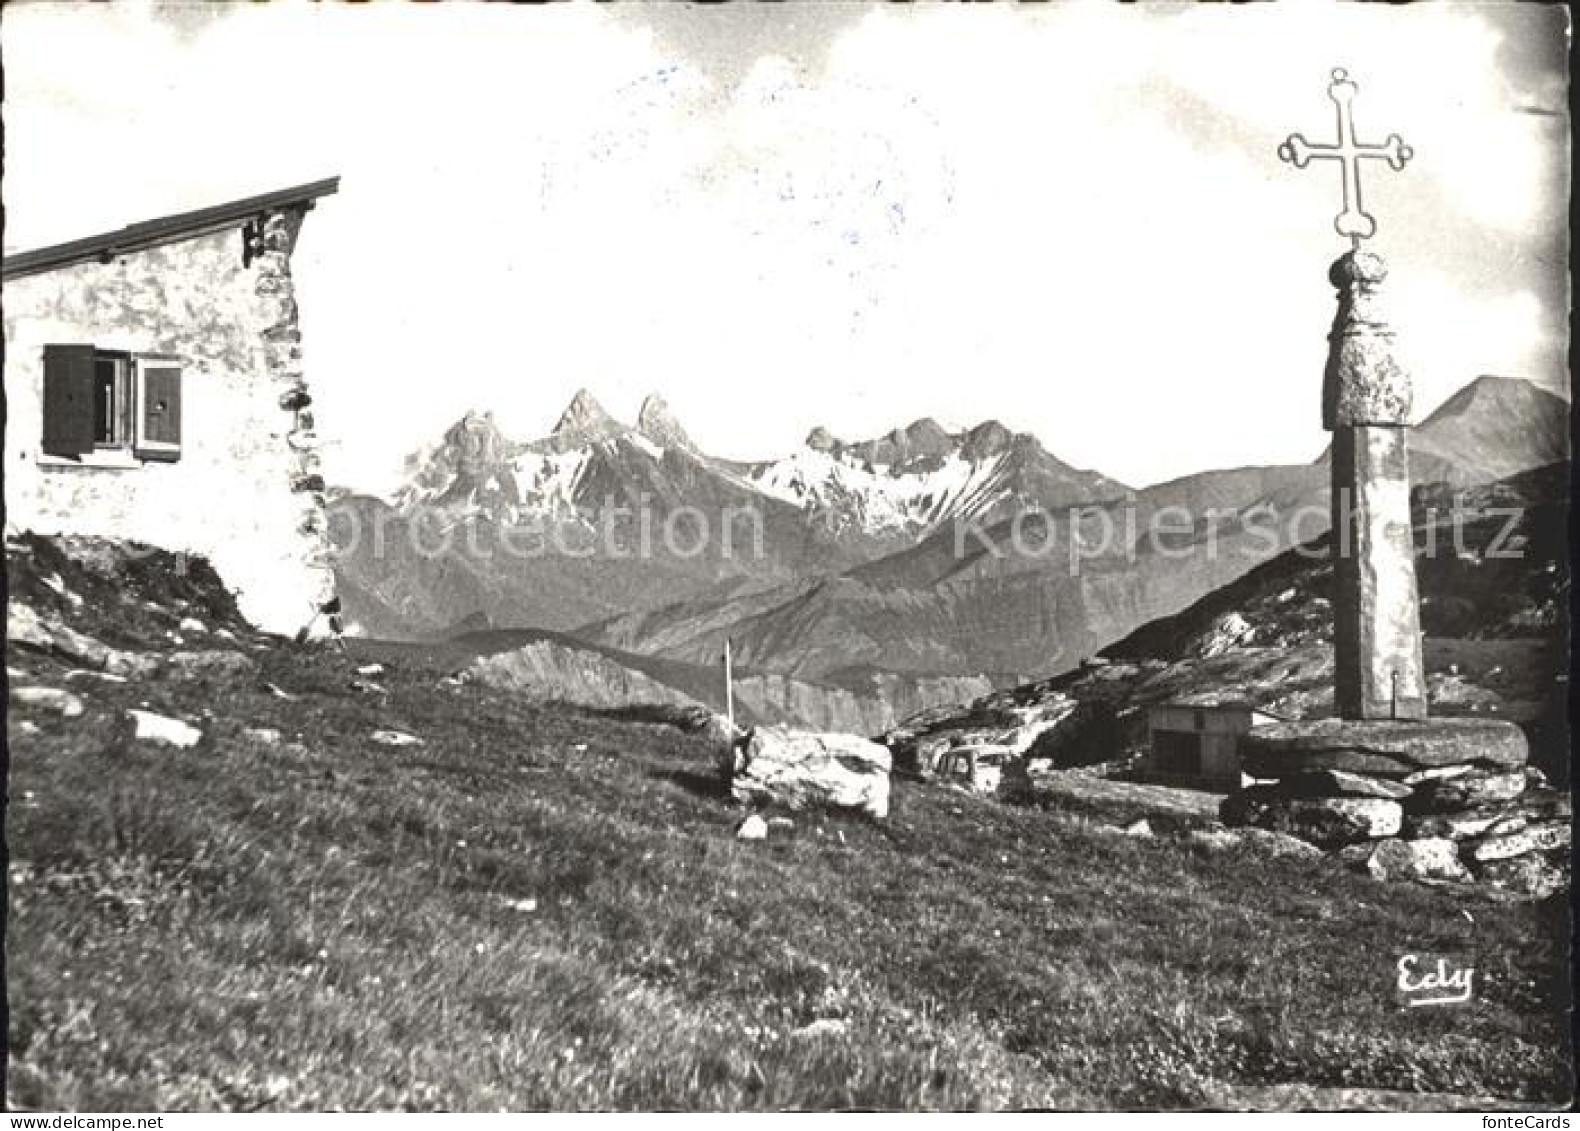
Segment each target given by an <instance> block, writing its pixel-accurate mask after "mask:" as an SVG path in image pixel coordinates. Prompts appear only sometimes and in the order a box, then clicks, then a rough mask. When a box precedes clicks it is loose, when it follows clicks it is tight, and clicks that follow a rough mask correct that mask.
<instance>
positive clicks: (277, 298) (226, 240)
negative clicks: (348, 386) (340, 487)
mask: <svg viewBox="0 0 1580 1131" xmlns="http://www.w3.org/2000/svg"><path fill="white" fill-rule="evenodd" d="M292 227H293V234H294V223H293V225H292ZM260 269H261V268H260V262H259V261H256V260H255V261H254V262H253V264H252V265H251V266H250V267H247V268H244V267H243V266H242V262H241V235H240V232H239V226H238V228H233V229H228V230H226V231H223V232H218V233H214V234H211V235H204V236H200V237H196V238H192V239H188V240H185V241H182V242H180V243H175V244H171V245H167V246H164V247H159V248H152V249H149V250H147V251H142V252H135V253H132V254H130V255H127V256H124V257H122V258H120V259H118V260H117V261H115V262H113V263H109V264H103V263H85V264H78V265H74V266H70V267H65V268H61V269H59V270H55V271H49V272H44V273H41V274H38V275H31V276H25V277H23V278H20V279H16V280H14V281H13V280H8V281H7V282H6V283H5V288H4V300H5V340H6V355H5V393H6V401H7V410H8V411H7V421H6V429H5V502H6V512H7V513H6V525H7V528H8V529H15V530H34V531H38V532H40V533H80V534H95V535H102V536H107V537H114V538H120V539H128V540H135V541H141V542H146V543H151V544H153V545H156V546H160V547H163V548H165V549H168V550H172V551H186V552H190V553H197V554H202V555H204V556H205V557H207V558H208V559H209V560H210V561H211V562H212V563H213V565H214V567H215V568H216V569H217V570H218V571H219V573H220V576H221V577H223V578H224V579H225V580H226V583H227V584H228V585H230V586H231V587H232V588H233V589H234V590H235V591H236V593H237V597H238V600H239V603H240V607H241V609H242V612H243V613H244V614H245V615H246V616H247V617H248V618H249V619H250V620H251V621H253V622H254V623H255V624H258V625H259V626H261V627H263V628H266V629H270V630H273V631H280V632H295V631H296V630H297V629H298V628H300V627H302V626H303V625H305V624H307V623H308V622H309V621H310V620H311V619H312V617H313V615H314V612H315V610H316V609H317V607H318V606H319V604H321V603H322V602H323V601H325V600H327V599H328V597H329V596H331V595H332V592H333V589H332V580H331V579H330V576H329V573H328V571H327V569H326V568H325V567H326V566H327V547H326V546H325V543H324V540H323V537H322V535H321V534H320V533H314V532H313V531H312V530H311V525H312V523H313V519H314V515H315V512H316V516H317V520H318V523H319V530H322V498H321V497H318V496H314V495H313V494H311V493H305V492H293V490H292V489H291V484H292V480H293V478H294V477H295V476H297V475H298V474H299V473H300V465H301V459H300V457H299V456H298V455H297V454H296V453H295V452H293V451H292V449H291V447H290V446H289V445H288V444H287V434H288V433H291V432H292V430H293V429H294V428H296V427H297V419H296V415H295V414H294V413H292V412H288V411H285V410H284V409H282V408H281V405H280V397H281V394H282V393H284V392H285V391H286V390H287V389H289V388H291V387H292V385H293V383H294V382H295V379H296V377H295V375H294V374H290V373H283V372H278V371H277V370H279V369H282V368H285V367H283V366H281V365H280V364H279V363H278V362H277V361H276V362H273V363H272V364H271V357H273V356H275V355H276V354H277V353H278V349H276V350H275V351H274V353H271V352H270V351H268V350H266V348H265V342H264V339H263V337H262V334H263V331H264V330H265V329H267V328H269V327H271V326H276V327H277V326H278V325H279V323H280V319H281V314H280V311H281V309H282V307H281V295H280V294H279V293H278V287H275V289H274V292H273V293H271V294H267V295H260V294H259V293H258V290H259V288H258V285H257V284H258V278H259V272H260ZM272 269H273V270H274V272H275V274H278V273H279V271H280V270H281V257H276V259H275V261H274V263H273V265H272ZM285 278H286V284H287V286H288V284H289V275H288V272H287V273H286V276H285ZM285 298H286V301H287V303H288V304H289V316H290V320H291V322H292V323H293V326H294V302H293V301H291V300H290V299H289V296H285ZM51 343H91V344H93V345H95V346H99V347H103V348H108V349H124V350H130V351H133V352H147V353H158V354H163V355H169V356H174V357H177V358H179V359H180V360H181V365H182V452H181V458H180V460H178V461H176V462H174V463H158V462H147V463H138V464H136V466H134V467H131V468H103V467H89V466H72V465H70V464H68V463H63V462H62V461H59V460H56V459H55V458H54V457H47V456H42V455H41V453H40V450H39V444H40V440H41V439H42V436H43V419H42V392H43V350H44V346H45V345H47V344H51ZM304 524H305V525H306V526H307V527H308V529H305V530H304Z"/></svg>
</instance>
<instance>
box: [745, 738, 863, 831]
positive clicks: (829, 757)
mask: <svg viewBox="0 0 1580 1131" xmlns="http://www.w3.org/2000/svg"><path fill="white" fill-rule="evenodd" d="M890 767H891V759H890V755H889V751H888V748H887V747H885V746H880V745H879V744H878V743H876V742H872V741H870V740H869V739H865V738H861V737H858V736H857V735H853V734H838V733H825V732H817V731H803V730H792V729H790V728H788V727H767V726H760V727H756V728H754V729H753V730H752V732H751V733H750V734H749V735H748V736H747V739H746V741H745V743H743V744H741V745H740V746H738V747H736V749H735V752H734V758H733V759H732V765H731V772H730V793H731V794H732V795H733V796H734V797H735V798H736V800H738V801H747V802H752V803H755V804H770V803H777V804H780V805H783V806H784V807H785V808H787V809H791V810H799V809H807V808H812V807H819V806H821V807H827V808H833V809H854V810H857V811H858V812H862V813H866V814H869V815H870V816H873V817H886V816H888V813H889V770H890Z"/></svg>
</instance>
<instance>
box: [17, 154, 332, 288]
mask: <svg viewBox="0 0 1580 1131" xmlns="http://www.w3.org/2000/svg"><path fill="white" fill-rule="evenodd" d="M339 189H340V178H339V177H326V178H325V179H323V180H321V181H311V182H309V183H307V184H303V185H295V186H293V187H291V188H285V189H279V190H277V191H275V192H266V193H262V194H260V195H258V196H249V197H244V198H242V199H241V200H233V201H229V202H228V203H225V204H217V205H214V206H212V207H210V208H200V209H197V210H196V211H193V212H178V213H175V214H174V215H171V216H162V217H160V218H158V219H155V220H144V221H142V222H140V223H136V224H128V225H127V226H126V227H124V228H120V229H118V230H116V231H113V232H104V233H101V234H99V235H95V236H86V237H84V238H82V239H78V240H72V241H70V242H68V243H61V244H53V245H51V246H49V247H41V248H37V249H35V250H32V251H21V252H17V253H16V254H15V255H7V256H6V257H5V258H4V261H3V263H0V278H4V279H8V280H9V279H15V278H21V277H22V276H24V275H34V274H38V273H39V272H41V271H50V270H53V269H55V268H57V267H66V266H70V265H72V264H76V263H86V262H91V261H93V260H105V259H113V258H115V257H116V256H119V255H124V254H126V253H127V252H131V251H141V250H143V249H145V248H150V247H157V246H159V245H161V244H167V243H173V242H175V241H177V240H184V239H191V238H192V237H193V236H200V235H205V234H207V233H209V232H214V231H219V230H222V229H224V228H227V227H229V226H231V225H232V224H235V223H236V222H238V221H242V220H250V219H252V218H253V217H255V216H257V215H259V214H261V213H265V212H272V211H278V210H280V209H286V208H300V209H302V210H304V211H305V210H306V209H308V208H311V207H312V206H313V203H314V202H315V201H317V200H318V199H319V198H320V197H325V196H329V195H331V194H332V193H335V192H338V191H339Z"/></svg>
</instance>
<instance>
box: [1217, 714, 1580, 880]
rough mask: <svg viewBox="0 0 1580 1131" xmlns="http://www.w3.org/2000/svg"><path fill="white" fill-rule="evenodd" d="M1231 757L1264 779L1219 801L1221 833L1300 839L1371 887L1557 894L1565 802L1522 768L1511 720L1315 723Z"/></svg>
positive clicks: (1276, 733) (1260, 740)
mask: <svg viewBox="0 0 1580 1131" xmlns="http://www.w3.org/2000/svg"><path fill="white" fill-rule="evenodd" d="M1241 750H1242V756H1243V758H1242V760H1243V764H1244V767H1245V770H1246V772H1247V773H1250V774H1253V775H1255V776H1257V777H1262V778H1272V779H1274V780H1272V781H1270V782H1261V783H1259V784H1256V785H1252V786H1249V787H1247V788H1245V789H1242V790H1239V791H1237V792H1236V793H1233V794H1231V795H1229V796H1228V797H1227V798H1225V799H1224V801H1223V804H1222V805H1221V806H1220V815H1221V817H1222V818H1223V821H1224V823H1225V824H1227V825H1232V826H1253V827H1257V828H1263V829H1272V830H1276V831H1278V832H1283V833H1290V834H1293V835H1295V836H1299V837H1301V838H1302V839H1304V840H1308V841H1310V842H1311V843H1313V844H1315V845H1318V846H1320V847H1322V848H1325V849H1329V850H1336V851H1337V852H1338V853H1339V856H1340V858H1341V859H1342V860H1344V861H1345V862H1346V863H1347V864H1349V865H1350V866H1351V867H1354V868H1356V869H1359V870H1362V871H1365V872H1367V873H1368V874H1370V875H1371V876H1373V877H1375V878H1377V879H1379V880H1429V881H1451V882H1467V881H1471V880H1476V879H1479V880H1482V881H1484V882H1486V883H1489V884H1493V885H1495V886H1500V887H1505V888H1510V889H1512V890H1514V891H1516V892H1518V893H1520V894H1523V895H1537V896H1540V895H1542V894H1544V893H1549V892H1550V891H1552V890H1557V888H1558V887H1560V886H1561V881H1560V879H1559V878H1558V877H1560V876H1561V875H1562V874H1564V873H1565V870H1566V865H1567V850H1568V847H1569V840H1570V805H1569V800H1568V798H1567V797H1565V796H1563V795H1561V794H1558V793H1556V792H1555V791H1552V790H1550V789H1547V788H1546V787H1545V786H1544V785H1543V784H1542V780H1543V779H1542V778H1541V776H1540V775H1539V774H1537V773H1535V772H1533V771H1528V770H1527V768H1526V767H1525V765H1524V762H1525V757H1526V740H1525V736H1524V735H1523V733H1522V732H1521V731H1520V729H1519V728H1518V727H1516V726H1514V725H1513V724H1512V723H1507V722H1501V721H1497V720H1490V719H1489V720H1483V719H1435V720H1427V721H1421V722H1408V723H1406V722H1397V723H1396V722H1372V721H1367V722H1355V721H1348V720H1339V719H1320V720H1315V721H1311V722H1299V723H1285V724H1275V725H1269V726H1262V727H1256V728H1253V729H1252V731H1251V732H1250V733H1249V734H1247V735H1246V736H1244V738H1243V739H1242V742H1241ZM1514 860H1525V861H1527V862H1526V863H1523V864H1518V865H1516V864H1512V863H1508V862H1509V861H1514Z"/></svg>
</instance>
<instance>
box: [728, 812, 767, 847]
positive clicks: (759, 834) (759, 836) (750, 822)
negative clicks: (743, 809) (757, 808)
mask: <svg viewBox="0 0 1580 1131" xmlns="http://www.w3.org/2000/svg"><path fill="white" fill-rule="evenodd" d="M735 839H736V840H767V839H768V822H767V821H765V820H763V819H762V818H761V817H759V816H758V815H757V814H756V813H753V814H752V815H751V816H749V817H747V818H746V820H744V821H742V822H741V823H740V824H739V825H737V826H736V828H735Z"/></svg>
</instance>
